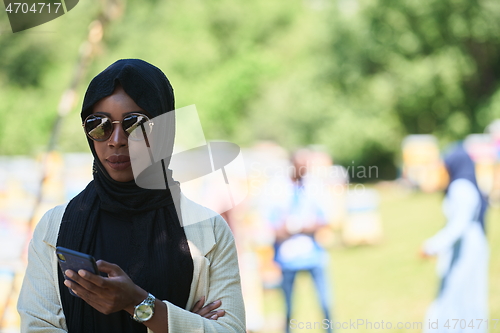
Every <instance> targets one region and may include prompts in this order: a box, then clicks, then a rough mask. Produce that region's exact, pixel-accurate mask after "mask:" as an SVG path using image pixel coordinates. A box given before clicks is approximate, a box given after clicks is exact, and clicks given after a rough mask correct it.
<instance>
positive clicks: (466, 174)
mask: <svg viewBox="0 0 500 333" xmlns="http://www.w3.org/2000/svg"><path fill="white" fill-rule="evenodd" d="M444 163H445V165H446V170H448V175H449V176H450V182H449V184H451V183H452V182H453V181H454V180H457V179H467V180H468V181H470V182H471V183H472V184H473V185H474V187H475V188H476V190H477V193H478V194H479V197H480V198H481V208H480V211H479V216H478V221H479V223H480V224H481V227H482V228H483V231H485V225H484V217H485V214H486V209H487V208H488V202H487V200H486V198H485V197H484V195H483V193H482V192H481V191H480V190H479V186H478V185H477V181H476V171H475V167H474V162H473V161H472V159H471V158H470V156H469V154H467V152H466V151H465V149H464V147H463V145H462V144H457V145H455V146H454V147H453V148H451V149H450V151H449V153H448V154H447V155H446V157H445V159H444ZM448 188H449V185H448ZM448 188H447V189H446V192H448Z"/></svg>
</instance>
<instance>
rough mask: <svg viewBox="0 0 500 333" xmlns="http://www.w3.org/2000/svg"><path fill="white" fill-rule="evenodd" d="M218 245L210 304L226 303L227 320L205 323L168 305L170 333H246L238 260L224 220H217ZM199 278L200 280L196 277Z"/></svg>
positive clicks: (211, 270)
mask: <svg viewBox="0 0 500 333" xmlns="http://www.w3.org/2000/svg"><path fill="white" fill-rule="evenodd" d="M214 232H215V237H216V244H215V246H214V248H213V249H212V250H211V251H210V252H209V253H208V254H207V256H206V257H207V259H208V260H209V261H210V265H209V268H208V270H209V272H208V278H209V281H208V284H209V287H208V294H207V295H206V296H207V298H206V299H207V300H209V301H215V300H218V299H220V300H221V301H222V305H221V307H220V308H221V309H224V310H225V311H226V314H225V316H223V317H221V318H219V319H217V320H209V319H205V318H203V317H201V316H199V315H198V314H194V313H191V312H189V311H187V310H184V309H181V308H179V307H177V306H175V305H173V304H171V303H169V302H167V301H165V304H167V308H168V327H169V333H177V332H194V333H197V332H199V333H202V332H203V333H208V332H210V333H212V332H242V333H244V332H245V331H246V329H245V309H244V305H243V296H242V294H241V284H240V274H239V268H238V258H237V253H236V246H235V243H234V238H233V235H232V233H231V230H230V229H229V226H228V225H227V223H226V222H225V221H224V219H223V218H222V217H220V216H217V217H216V218H215V222H214ZM195 278H196V277H195Z"/></svg>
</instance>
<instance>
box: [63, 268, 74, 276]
mask: <svg viewBox="0 0 500 333" xmlns="http://www.w3.org/2000/svg"><path fill="white" fill-rule="evenodd" d="M64 274H66V276H68V277H73V272H72V271H71V270H69V269H67V270H65V271H64Z"/></svg>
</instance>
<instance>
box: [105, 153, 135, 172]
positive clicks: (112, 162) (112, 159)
mask: <svg viewBox="0 0 500 333" xmlns="http://www.w3.org/2000/svg"><path fill="white" fill-rule="evenodd" d="M106 162H107V163H108V165H109V166H110V167H111V168H112V169H114V170H124V169H127V168H128V167H130V157H129V156H127V155H111V156H109V157H108V158H107V159H106Z"/></svg>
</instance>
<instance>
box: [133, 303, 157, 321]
mask: <svg viewBox="0 0 500 333" xmlns="http://www.w3.org/2000/svg"><path fill="white" fill-rule="evenodd" d="M135 315H136V317H137V318H139V320H141V321H146V320H149V319H151V317H152V316H153V309H152V308H151V306H149V305H147V304H141V305H139V306H138V307H137V308H136V309H135Z"/></svg>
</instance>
